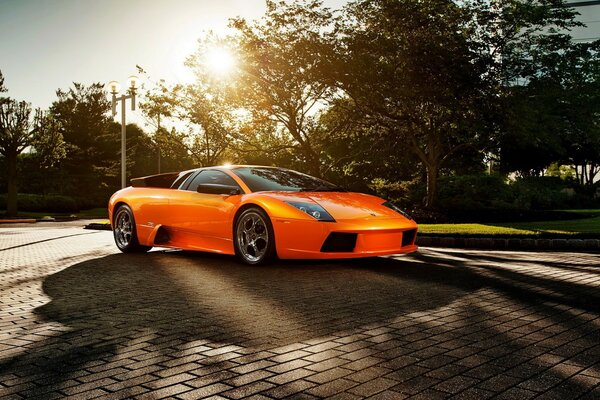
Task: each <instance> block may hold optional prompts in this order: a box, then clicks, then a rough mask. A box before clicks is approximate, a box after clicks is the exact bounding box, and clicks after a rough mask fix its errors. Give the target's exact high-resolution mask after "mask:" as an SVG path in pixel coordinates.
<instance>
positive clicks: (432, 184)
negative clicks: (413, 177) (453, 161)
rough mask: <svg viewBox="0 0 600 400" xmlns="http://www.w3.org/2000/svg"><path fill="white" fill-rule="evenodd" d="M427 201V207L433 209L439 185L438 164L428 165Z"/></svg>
mask: <svg viewBox="0 0 600 400" xmlns="http://www.w3.org/2000/svg"><path fill="white" fill-rule="evenodd" d="M425 168H426V169H427V201H426V203H425V207H427V208H429V209H432V208H434V207H435V205H436V200H437V183H438V173H439V166H438V165H437V164H427V165H426V166H425Z"/></svg>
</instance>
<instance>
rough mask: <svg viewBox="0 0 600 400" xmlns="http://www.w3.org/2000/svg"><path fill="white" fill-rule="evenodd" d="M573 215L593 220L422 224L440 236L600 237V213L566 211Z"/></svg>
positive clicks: (427, 229) (599, 211)
mask: <svg viewBox="0 0 600 400" xmlns="http://www.w3.org/2000/svg"><path fill="white" fill-rule="evenodd" d="M565 211H568V212H573V213H585V214H590V215H591V217H590V218H583V219H572V220H560V221H535V222H502V223H486V224H421V225H419V231H420V233H423V234H431V235H437V236H443V235H453V236H456V235H459V236H543V237H572V236H585V237H600V210H565Z"/></svg>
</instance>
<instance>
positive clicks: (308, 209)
mask: <svg viewBox="0 0 600 400" xmlns="http://www.w3.org/2000/svg"><path fill="white" fill-rule="evenodd" d="M286 203H287V204H289V205H290V206H293V207H296V208H297V209H298V210H300V211H302V212H305V213H306V214H308V215H310V216H311V217H313V218H314V219H316V220H318V221H323V222H335V219H333V217H332V216H331V215H330V214H329V213H328V212H327V211H325V209H324V208H323V207H321V206H320V205H318V204H313V203H300V202H298V201H286Z"/></svg>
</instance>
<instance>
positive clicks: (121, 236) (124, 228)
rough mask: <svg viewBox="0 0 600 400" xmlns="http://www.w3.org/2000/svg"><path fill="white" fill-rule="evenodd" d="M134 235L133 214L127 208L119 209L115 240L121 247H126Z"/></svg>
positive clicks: (116, 219)
mask: <svg viewBox="0 0 600 400" xmlns="http://www.w3.org/2000/svg"><path fill="white" fill-rule="evenodd" d="M132 237H133V223H132V220H131V215H129V212H127V210H126V209H121V210H119V213H118V214H117V218H115V240H116V241H117V244H118V245H119V247H121V248H126V247H127V246H129V244H130V243H131V239H132Z"/></svg>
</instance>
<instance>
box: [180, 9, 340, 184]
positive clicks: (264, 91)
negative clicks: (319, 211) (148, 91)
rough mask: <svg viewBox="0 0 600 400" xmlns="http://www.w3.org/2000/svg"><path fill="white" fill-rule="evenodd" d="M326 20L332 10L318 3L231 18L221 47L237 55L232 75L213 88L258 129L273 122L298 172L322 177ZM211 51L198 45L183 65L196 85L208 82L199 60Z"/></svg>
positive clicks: (328, 21) (329, 92)
mask: <svg viewBox="0 0 600 400" xmlns="http://www.w3.org/2000/svg"><path fill="white" fill-rule="evenodd" d="M331 22H332V14H331V12H330V11H329V10H328V9H325V8H323V7H322V3H321V1H318V0H306V1H298V2H294V3H291V4H288V3H285V2H274V1H267V11H266V14H265V15H264V17H263V18H262V19H261V20H259V21H255V22H253V23H249V22H247V21H246V20H244V19H239V18H238V19H234V20H232V22H231V26H232V27H233V28H234V29H235V30H236V35H234V36H232V37H229V38H227V40H225V41H224V42H222V43H220V45H221V46H223V45H229V46H230V48H232V49H233V50H234V51H235V52H236V56H237V71H235V73H233V74H230V75H228V76H227V77H226V79H222V80H221V81H220V82H217V84H215V83H213V84H212V86H218V84H220V85H221V86H222V87H223V90H224V91H225V96H226V99H227V102H228V103H229V104H232V105H235V106H237V107H239V108H243V109H245V110H247V111H248V112H249V115H250V116H251V118H252V120H253V121H254V122H255V123H256V124H257V125H259V126H262V127H264V126H265V121H267V120H268V121H271V122H273V123H275V124H276V127H277V129H278V130H279V132H278V133H276V134H275V135H277V136H280V137H281V138H282V143H284V146H289V144H288V142H290V141H291V143H292V144H293V146H294V151H295V153H296V154H297V155H298V156H299V157H300V158H301V159H302V160H303V165H304V168H302V169H304V170H306V171H307V172H310V173H312V174H313V175H317V176H318V175H321V161H322V160H321V148H320V136H321V135H322V134H323V132H322V130H321V129H320V127H319V124H318V117H319V114H320V113H319V111H320V110H321V109H322V108H323V107H324V106H325V105H326V103H327V102H328V100H329V99H330V98H331V97H332V95H333V91H332V88H331V87H330V86H329V85H328V84H327V83H326V82H324V80H322V79H321V77H320V68H321V67H322V60H324V59H325V54H326V53H327V52H328V51H329V46H328V43H327V41H326V40H325V35H324V34H323V33H324V31H327V30H330V29H331ZM217 44H219V43H217ZM210 52H211V47H210V43H205V44H204V45H203V43H201V46H200V48H199V49H198V51H197V52H196V53H195V54H194V55H193V56H192V57H191V58H190V60H189V62H188V65H190V66H191V67H192V68H194V70H195V71H196V73H197V75H198V78H199V81H201V82H203V83H209V84H210V82H211V76H210V75H211V71H210V70H207V66H206V62H205V61H204V60H205V59H206V56H207V55H209V54H210ZM212 80H213V81H214V79H212ZM275 135H274V136H275ZM288 137H289V139H288Z"/></svg>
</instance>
